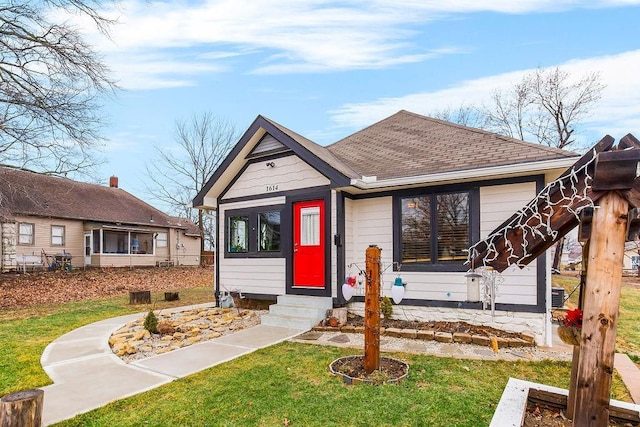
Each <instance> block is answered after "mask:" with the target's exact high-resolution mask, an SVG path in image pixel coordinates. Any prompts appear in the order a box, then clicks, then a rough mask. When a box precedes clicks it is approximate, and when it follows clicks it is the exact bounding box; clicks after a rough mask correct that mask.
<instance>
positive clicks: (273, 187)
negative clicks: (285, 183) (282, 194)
mask: <svg viewBox="0 0 640 427" xmlns="http://www.w3.org/2000/svg"><path fill="white" fill-rule="evenodd" d="M267 191H278V184H275V185H267Z"/></svg>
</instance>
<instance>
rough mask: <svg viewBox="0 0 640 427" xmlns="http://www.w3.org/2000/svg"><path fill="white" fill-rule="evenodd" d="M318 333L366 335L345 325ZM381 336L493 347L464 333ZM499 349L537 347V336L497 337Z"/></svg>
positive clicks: (390, 331)
mask: <svg viewBox="0 0 640 427" xmlns="http://www.w3.org/2000/svg"><path fill="white" fill-rule="evenodd" d="M313 330H314V331H317V332H342V333H346V334H348V333H351V334H353V333H356V334H362V333H364V326H354V325H344V326H341V327H331V326H315V327H313ZM380 335H381V336H388V337H395V338H410V339H418V340H422V341H437V342H442V343H460V344H475V345H479V346H484V347H491V338H490V337H487V336H484V335H471V334H467V333H463V332H435V331H428V330H421V329H399V328H383V327H380ZM495 338H496V342H497V344H498V348H507V347H512V348H514V347H535V346H536V341H535V336H534V335H533V334H532V333H529V332H522V333H520V338H502V337H495Z"/></svg>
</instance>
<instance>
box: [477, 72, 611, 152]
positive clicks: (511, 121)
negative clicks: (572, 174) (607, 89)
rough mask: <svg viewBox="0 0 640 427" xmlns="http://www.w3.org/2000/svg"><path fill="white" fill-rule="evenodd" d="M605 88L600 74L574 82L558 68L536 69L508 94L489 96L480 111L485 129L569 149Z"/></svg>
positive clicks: (591, 74) (498, 92)
mask: <svg viewBox="0 0 640 427" xmlns="http://www.w3.org/2000/svg"><path fill="white" fill-rule="evenodd" d="M603 89H604V85H603V84H602V83H601V81H600V74H599V73H587V74H585V75H584V76H582V77H580V78H578V79H575V78H573V76H571V74H570V73H569V72H567V71H565V70H562V69H560V68H557V67H556V68H554V69H549V70H544V69H537V70H536V71H534V72H532V73H529V74H527V75H525V76H524V77H523V78H522V80H521V81H520V82H518V83H517V84H516V85H514V86H513V87H512V89H511V90H508V91H496V92H494V93H493V94H492V97H491V100H492V102H491V104H490V105H489V106H488V107H487V106H485V107H484V108H483V112H484V115H485V117H486V128H487V129H490V130H492V131H494V132H496V133H499V134H502V135H507V136H510V137H513V138H518V139H522V140H525V139H531V138H535V139H536V140H537V142H539V143H540V144H545V145H548V146H551V147H557V148H569V147H570V146H572V145H573V144H574V143H575V141H576V139H575V133H576V130H577V129H578V127H579V124H580V122H581V121H582V120H584V119H585V118H587V117H588V116H589V113H590V111H591V109H592V108H593V106H594V105H595V104H596V103H597V102H598V101H599V100H600V98H601V96H602V90H603Z"/></svg>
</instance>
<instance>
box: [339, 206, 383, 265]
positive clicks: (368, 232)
mask: <svg viewBox="0 0 640 427" xmlns="http://www.w3.org/2000/svg"><path fill="white" fill-rule="evenodd" d="M349 205H350V206H349V210H350V215H349V216H350V217H351V218H350V220H349V222H347V224H346V227H347V228H346V229H347V233H346V234H347V236H349V238H350V240H352V242H351V243H350V244H348V245H347V247H346V256H345V258H346V260H345V262H346V264H347V268H346V272H347V274H355V273H357V270H356V269H355V266H354V267H353V268H352V269H351V270H350V269H349V264H352V263H353V264H356V265H357V266H358V267H360V268H362V269H363V270H364V261H365V251H366V250H367V247H368V246H369V245H377V246H378V247H379V248H380V249H382V262H383V264H384V266H387V265H389V264H390V263H391V262H393V218H392V198H391V197H390V196H388V197H376V198H371V199H362V200H353V201H351V203H349Z"/></svg>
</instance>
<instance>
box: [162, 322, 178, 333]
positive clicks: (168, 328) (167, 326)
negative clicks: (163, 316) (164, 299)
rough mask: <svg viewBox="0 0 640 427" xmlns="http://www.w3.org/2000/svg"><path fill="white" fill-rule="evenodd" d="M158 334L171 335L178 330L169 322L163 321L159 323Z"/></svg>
mask: <svg viewBox="0 0 640 427" xmlns="http://www.w3.org/2000/svg"><path fill="white" fill-rule="evenodd" d="M157 329H158V333H159V334H160V335H171V334H173V333H174V332H175V331H176V328H174V327H173V326H172V325H171V323H169V322H167V321H166V320H162V321H160V322H158V328H157Z"/></svg>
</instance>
